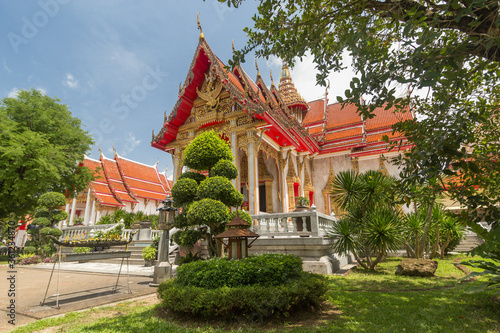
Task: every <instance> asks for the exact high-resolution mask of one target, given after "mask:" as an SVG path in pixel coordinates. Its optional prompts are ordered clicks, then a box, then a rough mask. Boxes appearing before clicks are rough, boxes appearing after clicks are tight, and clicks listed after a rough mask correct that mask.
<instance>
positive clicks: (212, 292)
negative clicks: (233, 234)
mask: <svg viewBox="0 0 500 333" xmlns="http://www.w3.org/2000/svg"><path fill="white" fill-rule="evenodd" d="M195 263H199V261H197V262H195ZM193 264H194V263H190V264H186V265H184V266H181V267H179V268H182V267H185V266H188V265H193ZM327 290H328V279H327V278H326V277H324V276H322V275H317V274H312V273H306V272H302V273H301V274H300V276H299V277H298V278H296V279H294V280H292V281H290V282H289V283H287V284H280V285H276V286H266V285H259V284H254V285H244V286H237V287H232V288H229V287H220V288H215V289H207V288H201V287H196V286H185V285H182V284H180V283H179V282H178V279H174V280H168V281H166V282H163V283H161V284H160V286H159V287H158V294H159V297H160V298H161V299H162V303H161V305H162V306H163V307H164V308H165V309H168V310H169V311H173V312H176V313H180V314H184V315H191V316H195V317H202V318H204V319H212V318H216V319H246V320H248V321H262V320H265V319H267V318H270V317H271V316H272V317H288V316H289V315H290V313H292V312H293V311H296V310H299V309H303V308H310V307H316V306H318V305H319V304H320V303H321V301H322V300H323V296H324V294H325V293H326V292H327Z"/></svg>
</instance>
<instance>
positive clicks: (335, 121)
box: [326, 103, 361, 130]
mask: <svg viewBox="0 0 500 333" xmlns="http://www.w3.org/2000/svg"><path fill="white" fill-rule="evenodd" d="M357 110H358V108H356V105H355V104H346V105H345V106H344V107H343V108H342V104H341V103H335V104H330V105H328V107H327V112H328V115H327V123H326V129H327V130H329V129H332V128H335V127H340V126H346V125H351V124H356V123H360V122H361V117H360V116H359V115H358V114H357Z"/></svg>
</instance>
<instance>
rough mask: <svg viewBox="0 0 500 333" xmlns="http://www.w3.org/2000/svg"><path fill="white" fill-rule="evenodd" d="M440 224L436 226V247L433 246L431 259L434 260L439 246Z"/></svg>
mask: <svg viewBox="0 0 500 333" xmlns="http://www.w3.org/2000/svg"><path fill="white" fill-rule="evenodd" d="M439 236H440V235H439V223H438V224H437V225H436V240H435V241H434V245H432V253H431V256H430V257H429V259H433V258H434V256H435V255H436V252H437V249H438V245H439Z"/></svg>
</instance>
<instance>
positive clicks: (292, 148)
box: [122, 34, 412, 215]
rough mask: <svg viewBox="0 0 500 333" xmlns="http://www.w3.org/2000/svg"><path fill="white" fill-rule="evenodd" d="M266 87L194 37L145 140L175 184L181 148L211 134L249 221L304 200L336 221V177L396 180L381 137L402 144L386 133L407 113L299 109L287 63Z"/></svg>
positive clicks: (322, 106)
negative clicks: (155, 128) (231, 169)
mask: <svg viewBox="0 0 500 333" xmlns="http://www.w3.org/2000/svg"><path fill="white" fill-rule="evenodd" d="M256 66H257V63H256ZM271 82H272V83H271V86H270V87H268V86H267V85H266V84H265V83H264V80H263V78H262V76H261V74H260V72H259V70H258V67H257V77H256V79H255V80H252V79H251V78H250V77H249V76H248V75H247V74H246V73H245V71H244V70H243V68H242V67H241V66H240V65H237V66H235V68H234V69H233V70H228V69H227V68H225V65H224V63H222V61H221V60H219V58H218V57H217V56H216V55H215V54H214V52H213V51H212V49H211V48H210V46H209V44H208V43H207V41H206V39H205V37H204V36H203V34H200V39H199V43H198V45H197V47H196V51H195V54H194V57H193V60H192V62H191V65H190V67H189V68H188V69H187V77H186V79H185V81H184V84H182V85H181V86H180V87H179V95H178V100H177V103H176V104H175V106H174V108H173V110H172V111H171V112H170V114H168V115H167V114H166V113H165V116H164V122H163V124H162V125H161V129H160V130H159V132H158V133H157V134H154V132H153V138H152V141H151V145H152V146H153V147H155V148H158V149H160V150H162V151H165V152H166V153H169V154H171V155H172V159H173V165H174V172H173V181H174V182H175V180H176V179H177V178H178V177H179V175H180V174H181V173H182V172H183V158H184V150H185V148H186V146H187V145H188V144H189V143H190V142H191V140H192V139H193V138H194V137H196V136H197V135H198V134H199V133H201V132H203V131H206V130H212V129H213V130H215V131H216V132H218V133H220V136H221V137H223V138H224V139H226V140H227V141H228V142H229V143H230V145H231V149H232V153H233V156H234V157H235V161H234V162H235V164H236V166H237V168H238V170H239V176H238V178H237V179H236V180H233V184H234V185H235V187H236V188H237V189H240V191H241V192H242V193H243V195H244V204H243V208H244V209H246V210H248V211H249V212H250V214H252V215H255V214H260V213H264V212H265V213H287V212H290V211H293V210H294V208H295V200H296V198H297V197H299V196H303V197H307V198H309V199H310V201H311V204H314V205H315V206H316V207H317V210H318V212H322V213H325V214H329V215H330V214H331V213H334V214H337V213H339V211H338V209H337V208H336V207H335V205H334V204H333V201H332V198H331V195H330V188H329V184H330V183H331V181H332V180H333V179H335V175H336V174H337V173H338V172H340V171H344V170H355V171H356V172H363V171H366V170H369V169H375V170H381V171H382V172H384V173H389V174H391V175H397V174H398V170H397V167H395V166H393V165H390V164H388V163H387V161H386V160H385V159H384V158H383V157H382V155H384V156H385V157H390V156H394V155H395V154H398V152H389V151H388V146H387V144H386V143H385V142H384V141H383V140H382V137H383V136H384V135H387V136H388V137H389V138H390V139H401V140H403V142H405V138H404V137H399V136H398V135H394V134H393V133H392V128H391V126H392V124H394V123H395V122H397V121H399V120H405V119H411V118H412V114H411V112H406V113H394V109H390V108H389V109H385V108H378V109H376V110H375V111H374V113H375V117H374V118H371V119H363V118H362V117H361V116H360V115H359V114H358V113H357V109H356V106H355V105H354V104H348V105H344V106H342V105H341V104H339V103H334V104H328V103H327V98H326V94H325V98H324V99H320V100H315V101H311V102H306V101H305V100H304V99H303V98H302V97H301V96H300V93H299V92H298V91H297V89H296V88H295V86H294V83H293V80H292V77H291V75H290V70H289V68H288V66H287V64H286V63H284V64H283V68H282V71H281V75H280V78H279V84H278V86H277V87H276V85H275V84H274V82H273V79H272V77H271ZM122 202H126V201H125V199H123V201H122Z"/></svg>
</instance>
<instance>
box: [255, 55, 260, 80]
mask: <svg viewBox="0 0 500 333" xmlns="http://www.w3.org/2000/svg"><path fill="white" fill-rule="evenodd" d="M255 68H257V77H259V76H260V71H259V66H258V65H257V58H255Z"/></svg>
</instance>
